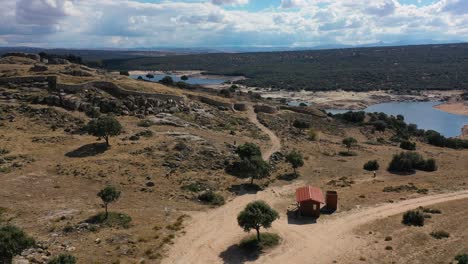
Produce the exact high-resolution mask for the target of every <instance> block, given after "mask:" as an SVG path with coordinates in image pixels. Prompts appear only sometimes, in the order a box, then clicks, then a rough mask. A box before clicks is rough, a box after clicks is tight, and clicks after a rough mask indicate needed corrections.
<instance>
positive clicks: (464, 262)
mask: <svg viewBox="0 0 468 264" xmlns="http://www.w3.org/2000/svg"><path fill="white" fill-rule="evenodd" d="M455 260H456V261H458V264H468V254H461V255H458V256H456V257H455Z"/></svg>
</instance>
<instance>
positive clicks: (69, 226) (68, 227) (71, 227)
mask: <svg viewBox="0 0 468 264" xmlns="http://www.w3.org/2000/svg"><path fill="white" fill-rule="evenodd" d="M73 230H74V228H73V226H72V225H70V224H67V225H65V227H64V228H63V232H64V233H71V232H73Z"/></svg>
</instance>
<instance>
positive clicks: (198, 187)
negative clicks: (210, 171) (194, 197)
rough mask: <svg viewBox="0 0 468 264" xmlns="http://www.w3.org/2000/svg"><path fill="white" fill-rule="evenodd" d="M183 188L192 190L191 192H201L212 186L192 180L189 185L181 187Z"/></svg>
mask: <svg viewBox="0 0 468 264" xmlns="http://www.w3.org/2000/svg"><path fill="white" fill-rule="evenodd" d="M181 188H182V190H186V191H190V192H201V191H204V190H207V189H210V186H209V185H208V184H206V183H203V182H198V181H196V182H192V183H189V184H187V185H184V186H182V187H181Z"/></svg>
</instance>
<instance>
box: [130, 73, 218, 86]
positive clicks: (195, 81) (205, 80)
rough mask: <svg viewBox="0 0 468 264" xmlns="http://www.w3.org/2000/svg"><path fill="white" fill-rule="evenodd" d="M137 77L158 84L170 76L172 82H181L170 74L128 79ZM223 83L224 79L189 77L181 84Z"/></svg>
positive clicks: (132, 76) (178, 77)
mask: <svg viewBox="0 0 468 264" xmlns="http://www.w3.org/2000/svg"><path fill="white" fill-rule="evenodd" d="M138 76H141V77H143V79H144V80H147V81H151V82H158V81H160V80H161V79H162V78H164V77H165V76H171V77H172V79H173V80H174V82H179V81H182V80H181V79H180V77H181V76H177V75H171V74H154V78H152V79H148V78H146V76H145V75H130V77H131V78H133V79H138ZM225 81H226V80H224V79H214V78H209V79H208V78H191V77H189V79H188V80H186V81H183V82H186V83H189V84H199V85H209V84H222V83H223V82H225Z"/></svg>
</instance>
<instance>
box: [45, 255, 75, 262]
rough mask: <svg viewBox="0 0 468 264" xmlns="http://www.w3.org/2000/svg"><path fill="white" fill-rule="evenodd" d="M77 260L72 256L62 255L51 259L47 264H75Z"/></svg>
mask: <svg viewBox="0 0 468 264" xmlns="http://www.w3.org/2000/svg"><path fill="white" fill-rule="evenodd" d="M75 263H76V258H75V257H74V256H72V255H70V254H60V255H58V256H57V257H55V258H53V259H51V260H50V261H49V262H47V264H75Z"/></svg>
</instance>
